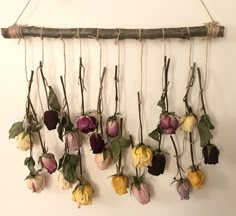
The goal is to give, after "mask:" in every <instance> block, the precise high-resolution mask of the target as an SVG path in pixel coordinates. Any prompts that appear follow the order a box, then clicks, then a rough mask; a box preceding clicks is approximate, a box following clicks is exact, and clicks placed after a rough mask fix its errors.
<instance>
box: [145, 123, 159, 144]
mask: <svg viewBox="0 0 236 216" xmlns="http://www.w3.org/2000/svg"><path fill="white" fill-rule="evenodd" d="M161 134H162V131H161V128H160V125H158V126H157V128H156V129H155V130H153V131H152V132H151V133H150V134H148V136H150V137H151V138H152V139H154V140H156V141H157V142H160V139H161Z"/></svg>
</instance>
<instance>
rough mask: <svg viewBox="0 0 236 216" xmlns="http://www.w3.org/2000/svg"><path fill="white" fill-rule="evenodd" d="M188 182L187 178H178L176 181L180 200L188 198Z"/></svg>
mask: <svg viewBox="0 0 236 216" xmlns="http://www.w3.org/2000/svg"><path fill="white" fill-rule="evenodd" d="M190 188H191V187H190V184H189V181H188V179H180V180H178V181H177V183H176V189H177V192H178V193H179V195H180V198H181V200H183V199H185V200H189V192H190Z"/></svg>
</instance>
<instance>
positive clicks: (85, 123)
mask: <svg viewBox="0 0 236 216" xmlns="http://www.w3.org/2000/svg"><path fill="white" fill-rule="evenodd" d="M77 127H78V129H79V130H80V131H81V132H83V133H86V134H87V133H89V132H93V131H94V130H95V129H96V128H97V119H96V118H95V117H93V116H88V115H84V116H80V117H79V118H77Z"/></svg>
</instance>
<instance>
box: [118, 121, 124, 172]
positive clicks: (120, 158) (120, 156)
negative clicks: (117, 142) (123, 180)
mask: <svg viewBox="0 0 236 216" xmlns="http://www.w3.org/2000/svg"><path fill="white" fill-rule="evenodd" d="M122 127H123V118H120V137H122ZM121 160H122V149H121V151H120V155H119V161H118V169H119V171H120V168H121Z"/></svg>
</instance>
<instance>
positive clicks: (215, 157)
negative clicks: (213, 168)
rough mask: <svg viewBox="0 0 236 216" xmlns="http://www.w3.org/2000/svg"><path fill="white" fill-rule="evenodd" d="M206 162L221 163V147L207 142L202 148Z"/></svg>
mask: <svg viewBox="0 0 236 216" xmlns="http://www.w3.org/2000/svg"><path fill="white" fill-rule="evenodd" d="M202 154H203V157H204V163H205V164H214V165H215V164H217V163H219V154H220V151H219V149H218V148H217V147H216V146H215V145H214V144H206V145H205V146H204V147H203V149H202Z"/></svg>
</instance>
